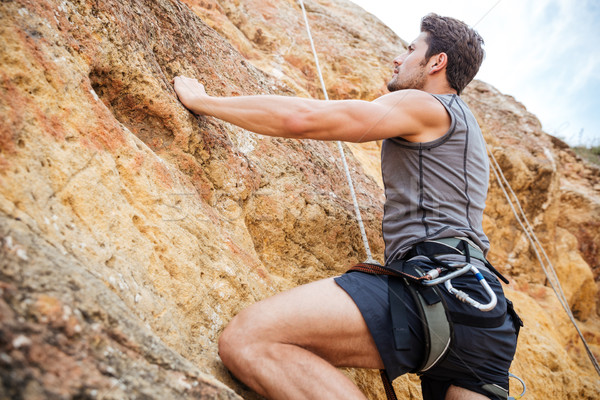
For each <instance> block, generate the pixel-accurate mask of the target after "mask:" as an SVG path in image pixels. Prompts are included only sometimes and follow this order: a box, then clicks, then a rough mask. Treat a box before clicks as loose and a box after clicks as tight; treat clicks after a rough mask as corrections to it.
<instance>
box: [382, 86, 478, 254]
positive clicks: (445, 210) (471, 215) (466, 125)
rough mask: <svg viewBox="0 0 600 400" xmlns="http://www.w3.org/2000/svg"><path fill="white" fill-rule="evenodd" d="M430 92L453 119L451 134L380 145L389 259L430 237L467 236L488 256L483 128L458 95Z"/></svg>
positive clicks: (385, 141) (397, 139)
mask: <svg viewBox="0 0 600 400" xmlns="http://www.w3.org/2000/svg"><path fill="white" fill-rule="evenodd" d="M432 96H434V97H435V98H436V99H438V100H439V101H440V102H441V103H442V104H443V105H444V107H445V108H446V110H447V111H448V113H449V115H450V117H451V120H452V121H451V123H450V129H449V130H448V132H446V134H444V136H442V137H440V138H438V139H436V140H434V141H431V142H427V143H414V142H409V141H407V140H405V139H402V138H392V139H386V140H384V141H383V144H382V147H381V168H382V173H383V182H384V186H385V196H386V201H385V205H384V212H383V239H384V241H385V259H386V262H387V263H389V262H391V261H392V260H394V259H396V258H401V257H402V256H403V255H404V254H405V253H406V252H407V251H408V250H409V249H410V248H411V247H412V245H414V244H415V243H417V242H421V241H423V240H427V239H441V238H445V237H466V238H468V239H470V240H471V241H472V242H473V243H474V244H476V245H477V246H478V247H479V248H481V250H482V251H483V252H484V254H487V252H488V250H489V247H490V243H489V240H488V238H487V237H486V236H485V234H484V233H483V227H482V219H483V209H484V208H485V199H486V196H487V190H488V179H489V164H488V157H487V152H486V147H485V142H484V140H483V135H482V134H481V129H480V128H479V124H478V123H477V120H476V119H475V117H474V116H473V114H472V113H471V110H469V108H468V107H467V105H466V104H465V103H464V102H463V101H462V99H461V98H460V97H458V96H457V95H455V94H444V95H432Z"/></svg>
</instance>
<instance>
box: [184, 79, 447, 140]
mask: <svg viewBox="0 0 600 400" xmlns="http://www.w3.org/2000/svg"><path fill="white" fill-rule="evenodd" d="M174 84H175V91H176V93H177V95H178V97H179V99H180V101H181V102H182V103H183V105H184V106H185V107H187V108H188V109H189V110H190V111H192V112H194V113H195V114H202V115H210V116H213V117H216V118H219V119H222V120H224V121H227V122H230V123H232V124H235V125H238V126H240V127H242V128H244V129H247V130H249V131H253V132H256V133H260V134H263V135H269V136H278V137H288V138H298V139H317V140H343V141H347V142H366V141H371V140H379V139H386V138H390V137H398V136H401V137H404V138H406V139H407V140H411V141H428V140H432V139H431V138H432V137H433V136H435V137H439V136H441V135H442V134H443V133H444V132H445V131H446V130H447V129H448V127H449V126H450V118H449V117H448V114H447V113H446V111H445V109H444V108H443V106H442V105H441V104H440V103H439V102H438V101H437V100H436V99H434V98H433V97H432V96H431V95H429V94H427V93H425V92H422V91H418V90H405V91H400V92H394V93H390V94H388V95H385V96H382V97H380V98H378V99H377V100H375V101H373V102H368V101H362V100H333V101H323V100H312V99H304V98H299V97H287V96H273V95H261V96H239V97H212V96H208V95H207V94H206V92H205V90H204V86H203V85H202V84H200V83H199V82H198V81H196V80H195V79H191V78H186V77H176V78H175V79H174ZM432 135H433V136H432ZM423 138H425V139H427V140H422V139H423Z"/></svg>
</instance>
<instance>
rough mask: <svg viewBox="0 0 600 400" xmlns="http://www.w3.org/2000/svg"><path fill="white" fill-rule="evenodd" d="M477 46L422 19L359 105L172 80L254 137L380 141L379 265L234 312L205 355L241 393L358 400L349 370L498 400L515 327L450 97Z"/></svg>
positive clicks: (465, 112)
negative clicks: (234, 92)
mask: <svg viewBox="0 0 600 400" xmlns="http://www.w3.org/2000/svg"><path fill="white" fill-rule="evenodd" d="M482 45H483V40H482V39H481V37H480V36H479V35H478V33H477V32H475V31H474V30H473V29H472V28H470V27H469V26H467V25H466V24H464V23H463V22H461V21H458V20H456V19H453V18H447V17H441V16H438V15H436V14H429V15H427V16H425V17H424V18H423V19H422V21H421V33H420V34H419V36H418V37H417V38H416V39H415V40H414V41H413V42H412V43H411V44H410V45H409V46H408V50H407V51H406V52H405V53H404V54H402V55H400V56H398V57H397V58H396V59H394V60H393V64H394V72H393V75H392V78H391V80H390V81H389V83H388V89H389V90H390V92H391V93H388V94H386V95H384V96H381V97H379V98H377V99H376V100H374V101H371V102H368V101H360V100H340V101H323V100H311V99H304V98H295V97H286V96H271V95H264V96H239V97H212V96H209V95H207V94H206V92H205V90H204V86H203V85H202V84H200V83H199V82H198V81H197V80H195V79H191V78H186V77H181V76H178V77H176V78H175V79H174V80H173V83H174V87H175V91H176V93H177V95H178V97H179V99H180V101H181V102H182V103H183V105H184V106H185V107H187V108H188V109H189V110H190V111H192V112H193V113H195V114H199V115H209V116H213V117H216V118H219V119H222V120H225V121H227V122H230V123H233V124H235V125H238V126H240V127H242V128H244V129H247V130H250V131H253V132H256V133H259V134H263V135H269V136H278V137H286V138H296V139H317V140H341V141H348V142H366V141H371V140H383V144H382V148H381V153H382V161H381V164H382V171H383V178H384V182H385V194H386V202H385V206H384V216H383V237H384V241H385V245H386V247H385V259H386V260H385V261H386V262H385V266H376V265H372V264H371V265H364V264H363V266H362V267H360V268H357V269H358V270H357V271H352V272H348V273H346V274H344V275H342V276H339V277H335V278H330V279H324V280H321V281H317V282H313V283H309V284H306V285H302V286H299V287H296V288H294V289H292V290H289V291H287V292H284V293H280V294H278V295H275V296H273V297H271V298H267V299H265V300H263V301H260V302H258V303H256V304H253V305H252V306H250V307H248V308H247V309H245V310H243V311H242V312H240V313H239V314H238V315H237V316H236V317H234V318H233V320H232V321H231V322H230V323H229V325H228V326H227V327H226V328H225V330H224V332H223V333H222V335H221V337H220V340H219V354H220V356H221V359H222V360H223V363H224V364H225V366H226V367H227V368H228V369H229V370H230V371H231V372H232V373H233V374H234V375H235V376H236V377H237V378H239V379H240V380H241V381H242V382H244V383H245V384H246V385H248V386H249V387H250V388H251V389H252V390H254V391H256V392H257V393H259V394H260V395H262V396H264V397H266V398H268V399H343V400H349V399H364V398H365V396H364V394H363V393H362V392H361V391H360V390H359V389H358V387H357V386H355V385H354V384H353V382H352V381H351V380H350V379H348V378H347V377H346V376H345V375H344V374H343V373H342V372H341V371H340V370H338V369H337V368H336V367H357V368H377V369H380V370H383V372H382V377H383V378H384V382H385V380H387V381H388V383H389V382H390V381H392V380H393V379H395V378H396V377H398V376H400V375H402V374H405V373H407V372H417V373H419V374H420V376H421V382H422V390H423V397H424V399H487V398H490V399H507V398H508V369H509V366H510V364H511V361H512V358H513V355H514V352H515V349H516V340H517V334H518V328H519V322H520V320H519V319H518V317H517V316H516V314H515V313H514V311H513V310H512V306H511V303H510V302H509V301H507V300H506V299H505V298H504V295H503V292H502V288H501V285H500V283H499V281H498V277H500V278H501V279H503V278H502V276H501V275H500V274H498V273H497V271H496V270H495V269H494V268H493V267H492V266H491V265H490V264H489V263H488V262H487V261H486V260H485V254H487V252H488V250H489V241H488V239H487V237H486V236H485V234H484V232H483V228H482V218H483V209H484V207H485V199H486V195H487V187H488V160H487V155H486V147H485V143H484V140H483V137H482V134H481V130H480V128H479V126H478V124H477V121H476V120H475V118H474V116H473V114H472V113H471V112H470V110H469V108H468V107H467V105H466V104H465V103H464V102H463V101H462V99H461V98H460V97H459V95H460V93H461V91H462V90H463V89H464V88H465V86H466V85H467V84H468V83H469V82H470V81H471V80H472V79H473V77H474V76H475V74H476V73H477V71H478V70H479V67H480V65H481V62H482V60H483V57H484V51H483V48H482ZM465 265H466V266H467V267H468V266H469V265H471V266H474V267H476V268H477V270H478V272H477V273H474V272H468V273H464V274H463V275H461V276H458V277H456V278H452V283H451V284H449V282H450V281H448V284H447V285H444V284H440V285H436V286H425V285H424V284H421V283H420V282H421V281H422V279H424V278H422V275H424V274H427V273H429V274H430V276H429V277H428V278H427V279H430V278H432V277H434V276H435V275H436V274H439V275H440V276H441V277H444V276H447V275H448V274H449V273H454V272H456V271H457V270H458V269H459V268H463V267H464V266H465ZM436 268H437V269H436ZM382 271H383V272H382ZM390 271H393V272H390ZM393 275H394V276H393ZM430 280H431V279H430ZM481 280H483V281H485V282H487V284H489V286H488V289H489V291H487V292H486V290H485V287H484V284H483V283H482V282H481ZM452 290H454V291H456V290H460V291H464V292H465V293H467V294H468V295H469V296H470V300H473V301H474V303H475V304H479V305H481V303H482V302H487V301H488V300H489V298H490V297H491V295H492V294H493V295H495V296H496V298H497V301H496V300H494V301H490V303H491V304H492V305H491V306H490V307H487V308H491V310H489V311H487V310H486V311H482V309H483V308H486V307H484V306H481V307H479V308H477V307H475V306H473V305H472V304H467V303H465V302H462V301H460V300H459V299H458V298H457V296H455V295H454V294H453V292H452ZM490 292H493V293H492V294H490ZM461 293H462V292H461ZM463 294H464V293H463ZM494 305H495V306H494ZM440 307H441V308H440ZM430 309H436V310H437V313H438V314H437V315H438V317H439V315H441V316H442V318H441V319H440V318H436V317H435V316H433V317H432V315H433V314H432V311H430ZM440 310H441V311H440ZM440 312H441V314H440ZM440 320H441V322H440ZM440 343H441V345H440ZM388 389H389V386H388Z"/></svg>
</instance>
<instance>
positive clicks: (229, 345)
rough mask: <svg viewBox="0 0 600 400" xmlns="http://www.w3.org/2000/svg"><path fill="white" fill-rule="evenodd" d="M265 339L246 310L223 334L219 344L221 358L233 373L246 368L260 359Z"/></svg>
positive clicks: (233, 320)
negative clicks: (262, 343) (262, 342)
mask: <svg viewBox="0 0 600 400" xmlns="http://www.w3.org/2000/svg"><path fill="white" fill-rule="evenodd" d="M263 339H264V337H261V335H260V333H259V330H258V329H257V327H256V324H254V323H252V318H251V315H250V313H249V312H248V311H247V310H246V311H245V312H242V313H240V314H239V315H237V316H235V317H234V318H233V319H232V320H231V322H230V323H229V324H228V325H227V326H226V327H225V330H224V331H223V332H222V333H221V336H220V337H219V343H218V347H219V357H221V360H222V361H223V364H225V366H226V367H227V368H228V369H229V370H231V371H234V370H235V369H237V368H245V366H246V364H248V363H252V362H253V361H254V360H255V359H256V358H257V357H260V349H261V341H262V340H263Z"/></svg>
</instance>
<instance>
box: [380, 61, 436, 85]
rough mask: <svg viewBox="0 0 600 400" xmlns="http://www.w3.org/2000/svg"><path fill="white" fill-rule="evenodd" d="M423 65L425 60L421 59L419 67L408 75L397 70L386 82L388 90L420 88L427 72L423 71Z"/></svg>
mask: <svg viewBox="0 0 600 400" xmlns="http://www.w3.org/2000/svg"><path fill="white" fill-rule="evenodd" d="M425 65H427V61H425V60H423V61H421V63H420V65H419V67H420V68H419V69H418V70H417V71H415V72H414V73H413V74H411V75H409V76H403V75H402V73H401V72H399V73H398V74H397V75H396V76H395V77H393V78H392V79H391V80H390V81H389V82H388V84H387V88H388V90H389V91H390V92H395V91H397V90H404V89H418V90H422V89H423V88H424V87H425V82H426V80H427V74H426V73H425Z"/></svg>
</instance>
